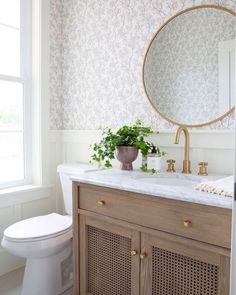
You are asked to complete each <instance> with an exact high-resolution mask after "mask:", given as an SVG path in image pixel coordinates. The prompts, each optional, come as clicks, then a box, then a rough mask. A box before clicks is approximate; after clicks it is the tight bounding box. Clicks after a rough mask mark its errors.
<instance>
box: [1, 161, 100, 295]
mask: <svg viewBox="0 0 236 295" xmlns="http://www.w3.org/2000/svg"><path fill="white" fill-rule="evenodd" d="M93 170H96V169H95V168H94V167H92V166H91V165H88V164H62V165H59V166H58V168H57V171H58V172H59V175H60V180H61V185H62V191H63V200H64V206H65V213H66V215H60V214H57V213H51V214H48V215H43V216H37V217H32V218H29V219H25V220H22V221H19V222H17V223H15V224H13V225H11V226H9V227H8V228H7V229H5V231H4V235H3V239H2V247H3V248H5V249H6V250H7V251H8V252H10V253H12V254H14V255H16V256H20V257H24V258H26V267H25V273H24V280H23V288H22V291H21V295H60V294H65V292H66V291H67V290H69V289H70V288H71V287H72V284H73V278H72V276H73V273H72V181H71V177H72V176H76V175H78V174H81V173H85V172H89V171H93Z"/></svg>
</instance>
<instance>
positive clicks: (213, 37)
mask: <svg viewBox="0 0 236 295" xmlns="http://www.w3.org/2000/svg"><path fill="white" fill-rule="evenodd" d="M234 39H235V17H234V16H233V15H231V14H229V13H228V12H225V11H223V10H220V9H215V8H202V9H195V10H191V11H188V12H187V13H184V14H182V15H179V16H178V17H176V18H174V19H173V20H172V21H171V22H170V23H169V24H167V25H166V26H165V27H164V28H163V29H162V30H161V31H160V32H159V33H158V35H157V36H156V37H155V39H154V40H153V42H152V44H151V47H150V48H149V50H148V54H147V58H146V62H145V71H144V72H145V74H144V77H145V79H144V80H145V85H146V89H147V93H148V94H149V96H150V98H151V99H152V101H153V102H154V105H155V106H156V107H157V108H158V110H160V112H161V113H162V114H163V115H165V116H166V117H167V118H171V119H172V120H174V121H176V122H180V123H182V124H200V123H205V122H209V121H212V120H214V119H215V118H217V117H220V116H222V115H223V114H224V113H225V111H227V110H228V109H226V110H225V109H220V103H219V89H218V85H219V44H220V43H221V44H222V42H224V41H227V40H234ZM232 42H233V41H232ZM222 99H225V100H226V102H227V96H225V97H224V98H222ZM228 103H229V97H228ZM184 106H187V108H186V107H184Z"/></svg>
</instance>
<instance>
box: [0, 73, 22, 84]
mask: <svg viewBox="0 0 236 295" xmlns="http://www.w3.org/2000/svg"><path fill="white" fill-rule="evenodd" d="M0 80H3V81H9V82H17V83H23V79H22V77H15V76H8V75H2V74H0Z"/></svg>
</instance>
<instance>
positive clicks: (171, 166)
mask: <svg viewBox="0 0 236 295" xmlns="http://www.w3.org/2000/svg"><path fill="white" fill-rule="evenodd" d="M166 162H167V163H168V165H167V170H166V171H167V172H175V160H172V159H170V160H167V161H166Z"/></svg>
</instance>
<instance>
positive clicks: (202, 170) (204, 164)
mask: <svg viewBox="0 0 236 295" xmlns="http://www.w3.org/2000/svg"><path fill="white" fill-rule="evenodd" d="M198 165H199V172H198V175H202V176H206V175H208V172H207V166H208V163H207V162H200V163H199V164H198Z"/></svg>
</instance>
